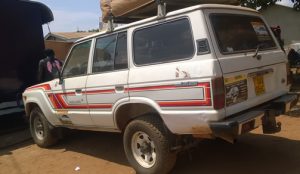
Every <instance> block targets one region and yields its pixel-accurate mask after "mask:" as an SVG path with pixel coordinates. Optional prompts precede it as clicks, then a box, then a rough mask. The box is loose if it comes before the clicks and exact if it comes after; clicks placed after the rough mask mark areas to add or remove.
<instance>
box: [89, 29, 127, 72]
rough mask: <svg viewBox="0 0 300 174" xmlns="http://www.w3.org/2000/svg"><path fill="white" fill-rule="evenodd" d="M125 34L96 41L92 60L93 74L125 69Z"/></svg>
mask: <svg viewBox="0 0 300 174" xmlns="http://www.w3.org/2000/svg"><path fill="white" fill-rule="evenodd" d="M127 67H128V59H127V33H126V32H123V33H119V34H114V35H110V36H106V37H102V38H99V39H97V41H96V48H95V54H94V60H93V73H99V72H107V71H114V70H119V69H126V68H127Z"/></svg>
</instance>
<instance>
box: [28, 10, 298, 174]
mask: <svg viewBox="0 0 300 174" xmlns="http://www.w3.org/2000/svg"><path fill="white" fill-rule="evenodd" d="M286 67H287V59H286V56H285V54H284V53H283V52H282V50H281V49H280V47H279V45H278V43H277V41H276V39H275V38H274V36H273V34H272V32H271V30H270V28H269V27H268V25H267V24H266V22H265V20H264V19H263V18H262V16H261V15H260V14H259V13H258V12H257V11H254V10H251V9H247V8H242V7H235V6H226V5H198V6H193V7H189V8H186V9H182V10H178V11H174V12H171V13H168V14H167V16H166V17H165V18H159V19H158V18H156V17H153V18H149V19H146V20H142V21H139V22H135V23H132V24H129V25H125V26H121V27H119V28H116V29H115V30H114V31H113V32H102V33H99V34H96V35H93V36H91V37H87V38H84V39H82V40H80V41H78V42H77V43H76V44H75V46H74V47H73V48H72V50H71V52H70V54H69V56H68V58H67V60H66V63H65V65H64V67H63V70H62V73H61V77H60V78H59V79H55V80H53V81H50V82H47V83H44V84H39V85H36V86H33V87H30V88H28V89H27V90H26V91H25V92H24V94H23V99H24V103H25V106H26V113H27V116H28V117H29V118H30V126H31V133H32V137H33V139H34V141H35V142H36V143H37V144H38V145H39V146H41V147H48V146H50V145H53V144H54V143H55V142H56V141H57V139H58V137H59V136H58V135H57V133H58V132H59V130H60V128H62V127H64V128H71V129H81V130H93V131H108V132H122V133H123V134H124V149H125V153H126V155H127V158H128V160H129V162H130V164H131V165H132V166H133V167H134V168H135V169H136V170H137V171H138V172H139V173H168V172H169V171H170V170H171V169H172V167H173V166H174V163H175V161H176V154H177V152H178V151H180V150H181V149H184V147H185V146H189V144H188V143H187V142H191V141H187V139H197V138H198V139H203V138H222V139H224V140H226V141H229V142H234V140H235V139H236V138H237V137H238V136H239V135H241V134H243V133H247V132H249V131H251V130H253V129H255V128H257V127H259V126H260V125H263V130H264V132H265V133H275V132H278V131H280V124H279V123H276V120H275V117H276V116H278V115H280V114H283V113H285V112H287V111H289V110H290V108H291V106H293V105H294V103H295V102H296V101H297V96H296V95H288V91H289V84H288V83H289V82H288V77H287V70H286ZM95 148H97V147H95Z"/></svg>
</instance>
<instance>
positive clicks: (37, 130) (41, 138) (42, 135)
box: [30, 107, 58, 147]
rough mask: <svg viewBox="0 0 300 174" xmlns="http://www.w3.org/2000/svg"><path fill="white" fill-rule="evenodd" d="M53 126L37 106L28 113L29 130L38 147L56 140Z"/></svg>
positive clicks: (47, 145) (49, 144)
mask: <svg viewBox="0 0 300 174" xmlns="http://www.w3.org/2000/svg"><path fill="white" fill-rule="evenodd" d="M55 131H56V130H55V128H54V127H53V126H51V125H50V123H49V122H48V121H47V119H46V118H45V116H44V114H43V112H42V111H41V110H40V109H39V108H37V107H36V108H34V109H33V110H32V111H31V113H30V132H31V136H32V138H33V140H34V142H35V143H36V144H37V145H38V146H40V147H49V146H52V145H54V144H55V143H56V142H57V141H58V136H57V135H56V133H55Z"/></svg>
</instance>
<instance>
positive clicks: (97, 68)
mask: <svg viewBox="0 0 300 174" xmlns="http://www.w3.org/2000/svg"><path fill="white" fill-rule="evenodd" d="M127 80H128V58H127V32H120V33H117V34H111V35H106V36H103V37H100V38H97V39H96V45H95V51H94V56H93V62H92V68H91V74H90V75H89V76H88V78H87V85H86V94H87V102H88V105H89V108H90V115H91V118H92V120H93V121H94V123H95V125H96V126H99V127H101V128H104V129H105V128H108V129H110V128H115V125H114V120H113V108H114V107H115V106H117V105H118V104H121V103H122V102H126V101H128V100H129V98H128V91H127V90H125V89H126V88H127Z"/></svg>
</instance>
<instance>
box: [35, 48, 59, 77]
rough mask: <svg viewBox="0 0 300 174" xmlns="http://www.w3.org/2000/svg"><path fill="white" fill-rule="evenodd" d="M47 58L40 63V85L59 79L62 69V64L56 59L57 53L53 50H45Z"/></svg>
mask: <svg viewBox="0 0 300 174" xmlns="http://www.w3.org/2000/svg"><path fill="white" fill-rule="evenodd" d="M45 57H46V58H44V59H42V60H40V63H39V70H38V81H39V82H40V83H42V82H47V81H50V80H53V79H55V78H57V77H58V73H59V71H61V68H62V62H61V61H60V60H58V59H57V58H55V53H54V51H53V50H52V49H46V50H45Z"/></svg>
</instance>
